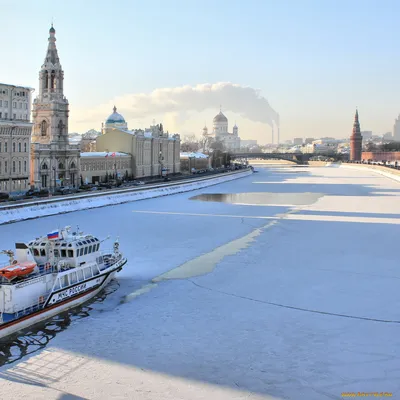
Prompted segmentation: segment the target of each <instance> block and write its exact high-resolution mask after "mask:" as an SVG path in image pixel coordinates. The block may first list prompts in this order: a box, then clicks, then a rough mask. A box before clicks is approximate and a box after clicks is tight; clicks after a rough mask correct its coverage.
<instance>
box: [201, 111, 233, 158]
mask: <svg viewBox="0 0 400 400" xmlns="http://www.w3.org/2000/svg"><path fill="white" fill-rule="evenodd" d="M211 138H212V140H216V141H220V142H222V143H223V145H224V148H225V150H228V151H238V150H240V137H239V128H238V127H237V126H236V124H235V126H234V127H233V129H232V133H230V132H228V118H226V116H225V115H224V114H223V113H222V111H220V112H219V113H218V114H217V115H216V116H215V117H214V119H213V131H212V134H211V135H210V134H209V133H208V128H207V127H206V126H205V127H204V128H203V141H204V142H210V139H211Z"/></svg>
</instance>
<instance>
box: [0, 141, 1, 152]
mask: <svg viewBox="0 0 400 400" xmlns="http://www.w3.org/2000/svg"><path fill="white" fill-rule="evenodd" d="M0 153H1V142H0Z"/></svg>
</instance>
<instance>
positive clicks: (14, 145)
mask: <svg viewBox="0 0 400 400" xmlns="http://www.w3.org/2000/svg"><path fill="white" fill-rule="evenodd" d="M13 153H15V142H13Z"/></svg>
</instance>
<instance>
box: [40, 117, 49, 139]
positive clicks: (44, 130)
mask: <svg viewBox="0 0 400 400" xmlns="http://www.w3.org/2000/svg"><path fill="white" fill-rule="evenodd" d="M40 133H41V134H42V136H46V133H47V122H46V121H45V120H43V121H42V122H41V124H40Z"/></svg>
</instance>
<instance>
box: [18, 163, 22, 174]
mask: <svg viewBox="0 0 400 400" xmlns="http://www.w3.org/2000/svg"><path fill="white" fill-rule="evenodd" d="M21 172H22V163H21V161H18V173H19V174H20V173H21Z"/></svg>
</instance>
